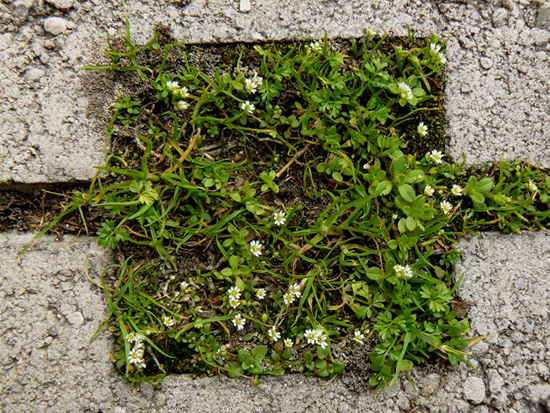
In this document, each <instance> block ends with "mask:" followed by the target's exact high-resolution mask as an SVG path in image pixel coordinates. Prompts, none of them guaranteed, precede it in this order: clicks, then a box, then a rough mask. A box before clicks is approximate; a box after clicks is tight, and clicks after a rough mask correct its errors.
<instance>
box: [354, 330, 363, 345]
mask: <svg viewBox="0 0 550 413" xmlns="http://www.w3.org/2000/svg"><path fill="white" fill-rule="evenodd" d="M353 340H354V341H356V342H357V343H359V344H363V340H365V335H364V334H363V333H361V332H360V331H359V330H355V333H354V334H353Z"/></svg>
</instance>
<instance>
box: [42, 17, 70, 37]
mask: <svg viewBox="0 0 550 413" xmlns="http://www.w3.org/2000/svg"><path fill="white" fill-rule="evenodd" d="M72 27H74V26H73V24H72V23H71V22H69V21H67V20H65V19H62V18H61V17H48V18H47V19H46V20H45V21H44V30H46V31H47V32H48V33H51V34H53V35H54V36H57V35H58V34H61V33H63V32H64V31H65V30H67V29H71V28H72Z"/></svg>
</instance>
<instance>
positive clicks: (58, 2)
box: [46, 0, 73, 10]
mask: <svg viewBox="0 0 550 413" xmlns="http://www.w3.org/2000/svg"><path fill="white" fill-rule="evenodd" d="M46 1H47V2H48V3H50V4H51V5H52V6H54V7H55V8H56V9H59V10H69V9H70V8H71V7H73V0H46Z"/></svg>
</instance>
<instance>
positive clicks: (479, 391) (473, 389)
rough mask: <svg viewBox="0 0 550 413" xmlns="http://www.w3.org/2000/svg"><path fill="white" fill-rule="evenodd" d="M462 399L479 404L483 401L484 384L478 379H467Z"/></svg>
mask: <svg viewBox="0 0 550 413" xmlns="http://www.w3.org/2000/svg"><path fill="white" fill-rule="evenodd" d="M463 392H464V398H465V399H466V400H470V401H471V402H473V403H474V404H479V403H481V402H482V401H483V400H484V399H485V383H484V382H483V380H482V379H481V378H479V377H469V378H468V379H466V381H465V382H464V389H463Z"/></svg>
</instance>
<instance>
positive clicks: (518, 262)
mask: <svg viewBox="0 0 550 413" xmlns="http://www.w3.org/2000/svg"><path fill="white" fill-rule="evenodd" d="M31 238H32V234H25V235H18V234H15V233H9V234H2V235H0V254H1V256H2V257H4V259H3V260H2V261H1V262H0V310H1V312H0V374H1V375H2V377H3V380H2V381H0V395H1V396H2V397H1V398H0V411H3V412H26V411H55V412H77V411H93V412H99V411H113V412H114V411H116V412H137V411H151V412H172V411H176V410H179V411H196V412H210V411H221V412H232V411H253V412H255V411H257V412H264V411H281V412H301V411H322V412H324V411H331V412H332V411H339V412H357V411H361V412H381V411H415V412H416V411H418V412H494V411H503V412H504V411H506V412H514V411H515V412H547V411H548V407H549V406H550V371H549V368H548V366H549V365H550V350H549V349H550V331H549V326H548V315H549V314H548V313H549V312H550V277H549V276H548V274H550V235H547V234H546V233H526V234H522V235H507V236H503V235H501V234H498V233H485V234H482V235H481V236H480V237H479V238H471V239H469V240H465V241H463V242H462V243H461V247H460V249H461V250H462V251H464V255H463V257H462V260H461V261H460V264H459V266H458V268H457V274H461V273H462V272H465V276H464V280H463V282H462V284H461V286H460V288H459V292H458V294H459V297H460V298H462V299H463V300H466V301H468V302H472V303H473V306H472V307H471V308H470V311H469V318H470V319H471V325H472V330H473V334H474V335H489V334H492V336H490V337H489V338H487V339H486V340H484V341H481V342H480V343H478V344H477V345H476V346H474V347H473V348H472V349H471V351H472V353H473V355H472V356H471V357H469V360H470V362H471V363H472V364H473V365H474V367H476V368H477V370H478V372H475V371H474V370H472V369H470V368H468V367H467V366H465V365H463V364H461V365H459V366H458V367H454V368H453V367H449V366H445V365H437V366H427V367H425V368H423V369H416V370H415V371H413V372H412V374H411V377H412V379H413V381H414V383H415V385H416V386H417V391H415V390H413V388H412V386H411V385H410V384H409V383H408V382H407V381H406V380H400V381H399V382H398V383H397V385H396V386H395V387H393V388H390V389H389V390H387V391H386V392H384V393H382V394H381V395H379V396H378V397H376V398H375V397H374V396H373V393H372V391H371V390H370V389H369V387H368V385H367V383H366V382H367V378H365V377H360V376H357V375H354V374H346V375H344V376H343V377H342V378H339V379H337V380H336V381H334V382H333V383H331V384H328V385H326V382H323V381H322V380H318V379H316V378H308V377H304V376H302V375H288V376H285V377H265V378H262V380H261V381H262V384H260V385H259V386H253V385H252V383H251V382H250V381H247V380H244V379H243V380H232V379H227V378H222V377H212V378H202V379H196V380H192V379H191V378H190V377H188V376H185V375H181V376H169V377H168V378H166V379H165V380H164V381H163V382H162V383H161V385H160V386H158V387H157V388H153V387H152V386H150V385H147V384H144V385H141V386H140V387H139V388H133V389H132V388H130V387H129V386H128V385H127V384H126V383H124V382H123V381H122V379H121V378H120V377H117V376H116V374H115V373H114V372H113V369H112V365H111V363H110V362H109V355H110V354H111V353H112V351H113V348H112V342H111V340H110V336H109V334H108V333H106V332H105V333H103V334H102V335H101V336H100V337H99V338H98V339H97V340H96V341H94V342H93V343H91V344H89V339H90V337H91V336H92V335H93V333H94V332H95V331H96V329H97V327H98V326H99V324H100V323H101V321H102V320H103V316H104V314H105V303H104V300H103V296H102V293H101V291H100V290H99V289H98V288H97V287H96V286H94V285H93V284H92V283H91V282H90V281H89V280H88V279H87V278H86V276H85V275H84V273H83V268H84V262H85V260H86V258H88V259H89V262H90V269H91V270H90V276H91V277H92V278H94V279H96V280H97V277H98V274H99V273H100V272H101V270H102V269H103V268H105V266H106V265H107V264H108V263H109V259H110V255H109V254H108V253H107V252H105V251H104V250H103V249H101V248H99V247H97V246H96V244H95V240H93V239H91V238H85V237H81V238H74V237H66V238H65V239H63V240H62V241H56V240H54V238H53V237H51V236H48V237H45V238H44V239H43V240H42V241H40V242H39V243H38V244H37V245H36V246H35V247H33V249H31V250H30V251H29V252H27V253H26V254H25V255H23V256H22V258H21V260H20V261H19V260H18V258H17V253H18V252H19V251H20V250H21V248H23V246H24V245H25V244H26V243H27V242H28V241H29V240H30V239H31ZM545 409H546V410H545Z"/></svg>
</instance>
